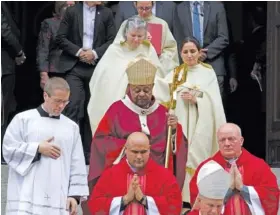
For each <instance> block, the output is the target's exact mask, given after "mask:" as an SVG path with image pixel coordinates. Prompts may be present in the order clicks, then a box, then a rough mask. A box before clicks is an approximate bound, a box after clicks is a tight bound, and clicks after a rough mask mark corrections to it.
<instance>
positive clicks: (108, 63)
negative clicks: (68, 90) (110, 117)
mask: <svg viewBox="0 0 280 215" xmlns="http://www.w3.org/2000/svg"><path fill="white" fill-rule="evenodd" d="M123 33H124V40H122V41H119V42H114V43H113V44H111V45H110V46H109V48H108V49H107V51H106V52H105V54H104V55H103V57H102V58H101V60H100V61H99V62H98V65H97V66H96V68H95V70H94V73H93V75H92V77H91V80H90V83H89V89H90V93H91V98H90V101H89V104H88V114H89V120H90V125H91V131H92V135H93V136H94V134H95V131H96V129H97V126H98V123H99V122H100V121H101V119H102V117H103V116H104V114H105V113H106V111H107V109H108V108H109V107H110V106H111V105H112V104H113V103H114V102H115V101H118V100H120V99H122V98H123V97H124V96H125V94H126V88H127V85H128V79H127V74H126V68H127V67H128V64H129V62H131V61H132V60H134V59H135V58H136V57H137V56H139V55H142V56H144V57H146V58H148V59H149V60H150V61H151V62H152V63H153V64H154V65H156V67H157V73H156V74H157V75H158V76H160V77H164V76H165V72H164V69H163V67H162V66H161V63H160V61H159V59H158V56H157V54H156V51H155V49H154V48H153V46H152V45H151V44H150V42H149V41H148V40H146V38H147V24H146V22H145V21H144V20H143V19H142V18H140V17H139V16H133V17H131V18H129V19H128V20H127V23H126V25H125V27H124V32H123Z"/></svg>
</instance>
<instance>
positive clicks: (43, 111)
mask: <svg viewBox="0 0 280 215" xmlns="http://www.w3.org/2000/svg"><path fill="white" fill-rule="evenodd" d="M37 111H38V112H39V114H40V116H41V117H50V118H53V119H60V116H53V115H51V114H49V113H48V112H47V111H46V110H44V108H43V105H40V106H39V107H37Z"/></svg>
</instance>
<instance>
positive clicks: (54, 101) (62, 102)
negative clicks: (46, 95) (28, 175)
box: [50, 97, 69, 105]
mask: <svg viewBox="0 0 280 215" xmlns="http://www.w3.org/2000/svg"><path fill="white" fill-rule="evenodd" d="M50 98H51V99H52V101H53V103H55V104H57V105H60V104H63V105H68V104H69V100H67V101H65V100H61V99H53V98H52V97H50Z"/></svg>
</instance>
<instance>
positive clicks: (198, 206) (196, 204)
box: [192, 195, 201, 211]
mask: <svg viewBox="0 0 280 215" xmlns="http://www.w3.org/2000/svg"><path fill="white" fill-rule="evenodd" d="M200 201H201V199H200V198H199V195H198V196H197V197H196V199H195V202H194V204H193V207H192V211H193V210H199V209H200Z"/></svg>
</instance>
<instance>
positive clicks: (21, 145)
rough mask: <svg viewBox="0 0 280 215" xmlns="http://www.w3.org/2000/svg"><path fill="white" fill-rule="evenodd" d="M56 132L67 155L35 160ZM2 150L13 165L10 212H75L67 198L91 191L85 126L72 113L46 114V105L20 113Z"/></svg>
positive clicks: (36, 214) (42, 214)
mask: <svg viewBox="0 0 280 215" xmlns="http://www.w3.org/2000/svg"><path fill="white" fill-rule="evenodd" d="M39 110H40V113H39ZM45 113H46V112H45ZM51 137H54V140H53V141H52V143H53V144H56V145H57V146H59V147H60V149H61V156H60V157H59V158H58V159H52V158H50V157H46V156H44V155H41V157H40V158H39V159H35V160H34V158H36V153H37V149H38V145H39V144H40V143H41V142H42V141H44V140H48V139H50V138H51ZM2 150H3V155H4V159H5V160H6V162H7V164H8V166H9V180H8V194H7V206H6V215H14V214H16V215H27V214H32V215H69V211H66V203H67V197H68V196H78V197H80V200H81V201H83V200H85V199H86V198H87V196H88V195H89V190H88V183H87V171H86V165H85V159H84V154H83V149H82V143H81V137H80V134H79V127H78V125H77V124H76V123H74V122H73V121H71V120H70V119H69V118H67V117H66V116H64V115H62V114H61V115H60V119H54V118H50V117H46V116H45V117H43V115H42V108H41V107H39V108H37V109H32V110H28V111H25V112H22V113H20V114H18V115H16V116H15V117H14V119H13V120H12V122H11V123H10V125H9V126H8V128H7V131H6V134H5V136H4V140H3V149H2Z"/></svg>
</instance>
